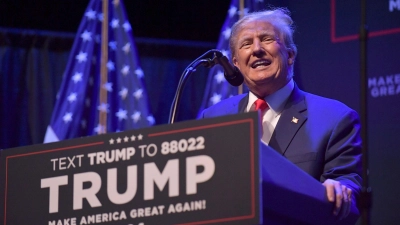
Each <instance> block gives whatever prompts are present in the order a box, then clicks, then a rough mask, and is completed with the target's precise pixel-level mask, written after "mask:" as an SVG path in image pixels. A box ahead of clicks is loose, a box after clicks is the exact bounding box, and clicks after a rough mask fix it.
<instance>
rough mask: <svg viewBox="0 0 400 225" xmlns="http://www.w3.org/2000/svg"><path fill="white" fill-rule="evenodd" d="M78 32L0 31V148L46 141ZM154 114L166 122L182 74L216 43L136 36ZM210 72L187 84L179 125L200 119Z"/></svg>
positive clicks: (201, 72)
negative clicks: (47, 130) (198, 115)
mask: <svg viewBox="0 0 400 225" xmlns="http://www.w3.org/2000/svg"><path fill="white" fill-rule="evenodd" d="M73 38H74V35H73V34H65V33H52V32H43V31H41V32H39V31H24V30H13V29H0V77H1V84H0V85H1V88H0V124H1V126H0V149H6V148H12V147H17V146H23V145H31V144H39V143H42V142H43V138H44V134H45V131H46V127H47V125H48V124H49V121H50V118H51V113H52V111H53V107H54V103H55V99H56V95H57V91H58V89H59V86H60V84H61V80H62V75H63V72H64V69H65V66H66V63H67V60H68V56H69V51H70V48H71V47H72V43H73ZM135 40H136V42H137V47H138V52H139V59H140V61H141V65H142V69H143V71H144V74H145V83H146V87H147V92H148V96H149V100H150V106H151V111H152V112H153V114H154V117H155V120H156V124H157V125H159V124H166V123H167V122H168V118H169V111H170V106H171V103H172V99H173V97H174V95H175V90H176V87H177V85H178V81H179V78H180V76H181V74H182V72H183V70H184V69H185V68H186V67H187V65H189V64H190V62H192V61H193V60H194V59H196V58H197V57H198V56H200V55H201V54H203V53H204V52H206V51H207V50H209V49H211V48H215V43H203V42H188V41H168V40H158V39H145V38H135ZM207 74H208V69H206V68H198V70H197V71H196V72H194V73H193V74H192V76H191V77H190V78H189V80H188V82H187V83H186V85H185V88H184V91H183V96H182V100H181V104H180V105H179V108H178V114H177V119H176V121H177V122H179V121H183V120H189V119H195V118H196V115H197V111H198V109H199V107H200V103H201V100H202V96H203V94H204V93H203V92H204V87H205V83H206V80H207Z"/></svg>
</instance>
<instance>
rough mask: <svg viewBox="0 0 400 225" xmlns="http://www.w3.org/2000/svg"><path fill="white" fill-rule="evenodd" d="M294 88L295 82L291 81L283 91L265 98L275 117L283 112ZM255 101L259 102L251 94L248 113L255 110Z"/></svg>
mask: <svg viewBox="0 0 400 225" xmlns="http://www.w3.org/2000/svg"><path fill="white" fill-rule="evenodd" d="M293 88H294V81H293V79H291V80H290V81H289V82H288V83H287V84H286V85H285V86H283V87H282V88H281V89H279V90H278V91H276V92H274V93H272V94H270V95H268V96H267V97H265V101H266V102H267V104H268V106H269V108H270V109H271V110H272V111H273V112H274V114H275V116H277V115H279V114H280V113H281V112H282V111H283V109H284V107H285V104H286V101H287V100H288V99H289V96H290V94H291V93H292V91H293ZM255 100H257V97H256V96H255V95H254V94H253V93H252V92H249V102H248V103H247V107H246V110H247V112H249V111H252V110H254V101H255Z"/></svg>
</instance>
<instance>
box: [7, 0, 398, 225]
mask: <svg viewBox="0 0 400 225" xmlns="http://www.w3.org/2000/svg"><path fill="white" fill-rule="evenodd" d="M265 2H267V1H265ZM268 3H270V4H272V5H274V6H287V7H288V8H289V9H290V10H291V11H292V16H293V19H294V20H295V23H296V24H295V25H296V33H295V42H296V43H297V45H298V52H299V54H298V57H297V59H296V63H295V76H296V79H297V81H298V83H299V85H300V86H301V87H302V88H303V89H304V90H305V91H309V92H312V93H315V94H318V95H322V96H325V97H329V98H334V99H337V100H339V101H342V102H344V103H345V104H347V105H349V106H350V107H352V108H354V109H355V110H357V111H360V78H359V77H360V72H359V71H360V64H359V61H360V60H359V59H360V47H359V41H358V39H357V38H358V33H359V28H360V20H361V19H360V18H361V14H360V11H361V10H360V5H359V1H356V0H350V1H349V0H325V1H312V2H309V1H307V2H305V1H288V0H286V1H282V0H280V1H278V0H275V1H274V0H271V1H268ZM367 6H368V10H367V24H368V25H369V31H370V35H369V39H368V102H369V106H368V134H369V136H368V137H369V138H368V143H369V159H370V162H369V166H370V186H371V187H372V189H373V207H372V211H371V213H372V216H371V219H372V221H371V222H372V224H389V225H390V224H398V221H400V214H399V213H398V212H399V209H400V207H399V205H400V199H399V198H398V196H400V181H398V175H397V174H398V172H397V171H400V164H399V163H398V160H399V159H400V152H399V151H398V150H399V147H398V144H397V143H398V141H397V139H398V137H400V126H399V125H400V116H399V115H400V107H399V106H398V105H399V103H400V63H399V57H398V52H400V43H399V40H400V1H399V0H368V1H367ZM227 10H228V9H227ZM221 13H227V12H221ZM221 26H222V24H221ZM133 29H134V28H133ZM9 36H10V35H8V36H7V34H5V31H4V30H3V31H2V34H1V35H0V75H1V81H2V82H1V90H0V104H1V110H0V120H1V121H0V122H1V130H0V132H1V133H0V134H1V138H0V140H1V143H0V148H9V147H16V146H21V145H29V144H33V143H39V142H40V141H41V140H42V138H43V136H44V131H45V127H46V126H47V124H48V123H49V120H50V115H51V110H52V106H53V104H54V99H55V94H56V92H57V90H58V87H59V84H60V81H61V77H60V76H61V74H62V70H63V68H64V67H65V66H64V65H65V60H66V57H67V56H68V49H69V47H68V40H67V41H65V40H64V41H63V42H62V43H64V45H66V47H64V48H61V49H60V45H56V46H58V47H56V48H55V49H51V48H50V50H49V51H50V53H45V51H47V50H43V49H45V48H47V47H48V46H50V47H51V46H53V45H48V44H47V45H46V44H43V43H44V42H39V41H40V39H38V38H31V39H30V40H29V38H26V37H27V36H26V35H23V34H21V35H20V36H19V37H17V41H15V40H16V39H10V37H9ZM17 36H18V35H17ZM5 37H7V38H5ZM67 39H68V38H67ZM12 40H14V41H12ZM38 40H39V41H38ZM29 41H30V42H29ZM136 41H137V42H138V43H137V44H138V50H139V56H140V61H141V65H142V69H143V71H144V73H145V74H146V77H145V81H146V85H147V89H148V95H149V97H150V99H151V103H150V104H151V107H152V112H153V114H154V116H155V119H156V123H157V124H163V123H166V122H167V120H168V114H169V108H170V104H171V102H172V98H173V95H174V93H175V88H176V86H177V82H178V80H179V77H180V75H181V73H182V71H183V69H184V68H185V67H186V66H187V65H188V64H189V63H190V62H191V61H192V60H194V59H195V58H196V57H197V56H199V55H201V54H202V53H204V52H205V51H207V50H208V49H211V48H214V47H215V46H213V45H212V44H208V43H193V42H181V41H166V42H160V41H159V40H158V41H155V40H146V39H140V38H136ZM216 41H217V40H216ZM41 43H42V45H41ZM155 45H156V46H157V48H155ZM155 49H157V50H156V51H155ZM42 54H44V55H42ZM206 75H207V69H204V68H201V69H199V70H198V71H196V73H195V74H193V76H192V78H191V79H190V80H189V82H188V84H187V86H186V87H185V90H184V99H183V101H182V104H181V106H180V109H179V115H178V120H188V119H193V118H195V117H196V115H197V110H198V107H199V105H200V103H201V98H202V96H203V91H204V90H203V89H204V86H205V83H204V82H205V79H206ZM35 93H36V94H35ZM38 93H39V94H38ZM38 96H39V98H38ZM362 116H364V115H362Z"/></svg>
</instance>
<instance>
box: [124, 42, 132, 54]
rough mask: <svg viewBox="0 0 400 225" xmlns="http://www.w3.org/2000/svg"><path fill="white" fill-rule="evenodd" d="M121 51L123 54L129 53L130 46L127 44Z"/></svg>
mask: <svg viewBox="0 0 400 225" xmlns="http://www.w3.org/2000/svg"><path fill="white" fill-rule="evenodd" d="M122 51H124V52H125V54H128V53H129V52H130V51H131V44H130V43H129V42H128V43H126V44H125V45H124V47H122Z"/></svg>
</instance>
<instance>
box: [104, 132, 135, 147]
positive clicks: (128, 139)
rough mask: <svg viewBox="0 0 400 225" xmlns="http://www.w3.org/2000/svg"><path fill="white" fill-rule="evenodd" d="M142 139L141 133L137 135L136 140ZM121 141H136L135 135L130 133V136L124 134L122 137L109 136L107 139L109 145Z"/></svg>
mask: <svg viewBox="0 0 400 225" xmlns="http://www.w3.org/2000/svg"><path fill="white" fill-rule="evenodd" d="M142 139H143V135H142V134H139V135H138V136H137V140H138V141H141V140H142ZM122 141H123V142H125V143H126V142H129V141H136V136H135V135H132V136H130V137H128V136H125V137H124V138H121V137H118V138H116V139H113V138H111V139H110V140H109V143H110V145H113V144H114V143H115V144H120V143H122Z"/></svg>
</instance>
